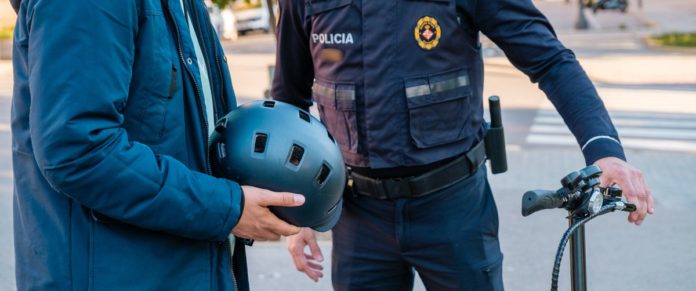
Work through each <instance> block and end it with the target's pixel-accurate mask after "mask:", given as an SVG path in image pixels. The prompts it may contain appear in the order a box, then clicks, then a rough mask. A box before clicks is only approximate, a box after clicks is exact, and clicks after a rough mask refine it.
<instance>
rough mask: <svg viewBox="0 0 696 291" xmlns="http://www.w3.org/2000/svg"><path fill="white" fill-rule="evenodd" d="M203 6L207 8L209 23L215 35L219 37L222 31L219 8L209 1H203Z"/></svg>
mask: <svg viewBox="0 0 696 291" xmlns="http://www.w3.org/2000/svg"><path fill="white" fill-rule="evenodd" d="M205 6H208V15H209V16H210V23H211V24H212V25H213V28H214V29H215V33H216V34H217V35H218V37H220V33H221V32H222V31H223V22H222V15H221V14H220V8H218V6H217V5H215V4H214V3H213V1H211V0H205Z"/></svg>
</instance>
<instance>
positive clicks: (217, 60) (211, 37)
mask: <svg viewBox="0 0 696 291" xmlns="http://www.w3.org/2000/svg"><path fill="white" fill-rule="evenodd" d="M193 17H194V18H195V19H196V23H199V24H200V20H199V19H198V14H195V13H194V14H193ZM205 17H206V20H208V22H209V23H210V22H211V20H210V15H208V14H205ZM194 29H195V27H194ZM201 29H203V28H202V27H200V26H199V27H198V29H197V33H198V35H199V36H200V35H201ZM207 31H208V41H210V43H211V44H215V37H214V35H215V34H214V33H213V32H212V31H210V27H208V29H207ZM201 49H203V54H205V56H209V55H210V54H209V52H208V48H207V47H206V46H201ZM213 54H214V57H215V67H216V68H217V71H216V72H215V73H216V75H217V77H218V82H219V84H221V85H220V90H218V93H219V96H218V97H219V98H218V99H219V100H220V102H222V104H221V105H222V108H223V110H228V108H227V100H226V99H225V96H224V94H223V88H224V86H223V85H222V84H223V76H222V68H221V67H220V57H219V55H218V52H217V47H215V48H213ZM205 63H206V65H207V68H208V71H209V74H210V75H211V76H212V74H211V73H212V72H213V67H212V66H211V64H210V62H209V60H208V59H207V58H206V59H205ZM213 112H214V114H215V118H214V119H215V121H217V120H218V118H220V117H219V116H218V115H219V113H218V112H217V108H216V107H215V106H213Z"/></svg>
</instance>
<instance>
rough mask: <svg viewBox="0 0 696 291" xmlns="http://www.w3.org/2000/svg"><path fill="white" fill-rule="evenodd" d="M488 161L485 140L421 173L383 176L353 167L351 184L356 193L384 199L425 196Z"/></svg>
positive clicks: (472, 171) (350, 174)
mask: <svg viewBox="0 0 696 291" xmlns="http://www.w3.org/2000/svg"><path fill="white" fill-rule="evenodd" d="M485 161H486V147H485V145H484V141H483V140H481V141H480V142H479V143H477V144H476V145H475V146H474V147H472V148H471V149H470V150H469V151H468V152H466V153H465V154H462V155H461V156H459V157H458V158H456V159H454V160H453V161H451V162H449V163H447V164H445V165H442V166H440V167H437V168H435V169H432V170H430V171H428V172H426V173H423V174H420V175H417V176H412V177H403V178H384V179H380V178H371V177H367V176H362V175H360V174H357V173H350V171H349V177H348V187H350V188H352V191H353V195H362V196H369V197H373V198H377V199H383V200H387V199H389V200H392V199H398V198H417V197H423V196H426V195H428V194H431V193H433V192H436V191H438V190H442V189H444V188H447V187H449V186H452V185H454V184H456V183H457V182H459V181H461V180H463V179H466V178H468V177H469V176H471V175H473V174H474V173H475V172H476V170H477V169H478V168H480V167H481V165H482V164H483V163H484V162H485Z"/></svg>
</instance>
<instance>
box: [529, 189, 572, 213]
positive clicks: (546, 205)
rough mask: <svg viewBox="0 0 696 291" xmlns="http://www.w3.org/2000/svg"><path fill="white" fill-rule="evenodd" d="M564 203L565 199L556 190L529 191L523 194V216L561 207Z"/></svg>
mask: <svg viewBox="0 0 696 291" xmlns="http://www.w3.org/2000/svg"><path fill="white" fill-rule="evenodd" d="M563 203H564V201H563V199H562V198H561V197H560V196H559V195H558V194H557V193H556V192H555V191H549V190H531V191H527V192H526V193H524V195H523V196H522V216H528V215H530V214H532V213H534V212H537V211H539V210H544V209H551V208H559V207H562V206H563Z"/></svg>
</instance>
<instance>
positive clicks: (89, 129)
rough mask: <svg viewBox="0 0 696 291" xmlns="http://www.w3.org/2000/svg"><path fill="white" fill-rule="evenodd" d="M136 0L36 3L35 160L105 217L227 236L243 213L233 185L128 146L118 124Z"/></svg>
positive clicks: (31, 52) (32, 54) (32, 60)
mask: <svg viewBox="0 0 696 291" xmlns="http://www.w3.org/2000/svg"><path fill="white" fill-rule="evenodd" d="M134 2H135V1H99V0H75V1H36V2H35V4H34V6H33V7H32V11H31V12H29V13H30V14H31V15H32V17H31V19H29V20H27V21H28V22H29V23H28V26H29V27H30V31H29V47H28V56H29V57H28V63H29V69H30V77H29V83H30V88H31V110H30V113H29V114H30V117H29V119H30V120H29V122H30V126H31V130H30V131H31V140H32V145H33V151H34V154H35V156H36V162H37V165H38V166H39V168H40V169H41V171H42V173H43V175H44V177H45V178H46V180H47V181H48V182H49V183H50V184H51V186H52V187H53V188H54V189H55V190H56V191H58V192H60V193H62V194H64V195H67V196H69V197H71V198H72V199H74V200H75V201H77V202H78V203H80V204H82V205H84V206H86V207H88V208H90V209H94V210H95V211H98V212H100V213H102V214H104V215H106V216H109V217H110V218H113V219H116V220H118V221H121V222H124V223H128V224H132V225H135V226H138V227H141V228H146V229H151V230H157V231H165V232H169V233H172V234H175V235H179V236H182V237H187V238H192V239H200V240H224V239H225V238H226V236H227V235H228V234H229V232H230V230H231V229H232V228H233V226H234V225H235V224H236V223H237V220H238V218H239V215H240V212H241V210H240V203H241V199H242V197H241V196H242V192H241V189H240V186H239V185H238V184H237V183H234V182H231V181H227V180H223V179H217V178H214V177H212V176H208V175H205V174H202V173H199V172H195V171H192V170H190V169H188V168H187V167H186V166H185V165H184V164H182V163H180V162H178V161H177V160H175V159H174V158H172V157H169V156H164V155H158V154H156V153H154V152H153V151H152V150H151V149H150V148H149V147H148V146H146V145H143V144H141V143H137V142H131V141H129V139H128V134H127V132H126V131H125V130H124V128H123V127H122V123H123V119H124V116H123V114H122V110H123V108H124V106H125V104H126V101H127V98H128V92H129V83H130V80H131V78H132V77H133V76H132V73H131V68H132V65H133V59H134V53H135V50H136V49H135V45H134V41H135V39H136V34H137V22H138V11H137V8H136V7H135V4H133V3H134Z"/></svg>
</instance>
